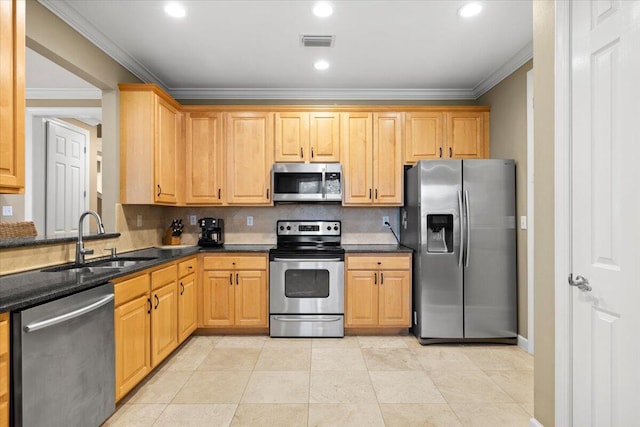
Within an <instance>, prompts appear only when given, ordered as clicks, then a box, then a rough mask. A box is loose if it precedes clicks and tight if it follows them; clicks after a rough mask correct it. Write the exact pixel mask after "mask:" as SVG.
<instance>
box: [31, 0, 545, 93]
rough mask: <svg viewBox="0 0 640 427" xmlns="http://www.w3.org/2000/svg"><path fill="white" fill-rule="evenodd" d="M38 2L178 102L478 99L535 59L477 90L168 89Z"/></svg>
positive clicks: (56, 4)
mask: <svg viewBox="0 0 640 427" xmlns="http://www.w3.org/2000/svg"><path fill="white" fill-rule="evenodd" d="M38 1H39V2H40V3H41V4H42V5H44V6H45V7H46V8H47V9H49V10H50V11H51V12H52V13H54V14H55V15H56V16H58V17H59V18H60V19H62V20H63V21H64V22H66V23H67V24H68V25H69V26H71V27H72V28H73V29H75V30H76V31H78V32H79V33H80V34H82V35H83V36H84V37H85V38H87V39H88V40H89V41H90V42H91V43H93V44H94V45H96V46H97V47H98V48H99V49H101V50H102V51H104V52H105V53H106V54H107V55H109V56H110V57H111V58H113V59H114V60H115V61H117V62H118V63H120V64H121V65H122V66H123V67H125V68H126V69H127V70H129V71H130V72H131V73H133V74H134V75H135V76H136V77H138V78H139V79H140V80H142V81H143V82H153V83H156V84H157V85H158V86H160V87H162V89H164V90H165V91H167V92H168V93H170V94H171V95H172V96H173V97H174V98H176V99H264V100H275V99H292V100H293V99H314V100H315V99H317V100H332V99H335V100H399V101H400V100H408V101H418V100H434V101H435V100H476V99H478V98H479V97H480V96H482V95H483V94H484V93H486V92H487V91H489V90H490V89H491V88H493V87H494V86H495V85H497V84H498V83H500V82H501V81H502V80H504V79H505V78H506V77H508V76H509V75H511V74H512V73H513V72H514V71H516V70H517V69H518V68H520V67H521V66H522V65H524V64H525V63H526V62H527V61H529V60H530V59H531V58H533V42H530V43H528V44H527V45H526V46H525V47H524V48H523V49H521V50H520V51H519V52H518V53H516V54H515V55H514V56H513V57H511V59H509V60H508V61H507V62H506V63H504V64H503V65H501V66H500V67H499V68H497V69H496V70H495V71H494V72H493V73H491V74H490V75H489V76H487V77H486V78H485V79H484V80H482V81H481V82H480V83H478V84H477V85H476V86H475V87H474V88H473V89H295V88H290V89H287V88H282V89H272V88H256V89H244V88H168V87H167V85H166V84H165V83H164V82H163V81H162V80H161V79H160V78H158V76H156V75H155V74H154V73H152V72H151V71H150V70H149V69H148V68H147V67H145V66H144V65H142V64H141V63H140V62H138V61H137V60H136V59H135V58H134V57H133V56H131V55H130V54H129V53H128V52H127V51H125V50H123V49H122V48H120V47H119V46H118V45H117V44H115V43H114V42H113V41H111V39H109V38H108V37H107V36H105V35H104V34H103V33H102V32H101V31H100V30H98V29H97V28H96V27H95V26H93V25H92V24H91V23H90V22H89V21H87V20H86V19H85V18H84V17H83V16H82V15H80V14H79V13H78V11H77V10H75V9H74V8H73V6H72V5H71V4H70V3H69V2H68V1H67V0H38ZM52 99H56V98H52Z"/></svg>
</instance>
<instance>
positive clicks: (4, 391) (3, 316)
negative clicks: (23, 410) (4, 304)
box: [0, 313, 10, 427]
mask: <svg viewBox="0 0 640 427" xmlns="http://www.w3.org/2000/svg"><path fill="white" fill-rule="evenodd" d="M9 354H10V352H9V313H0V427H5V426H6V427H8V426H9Z"/></svg>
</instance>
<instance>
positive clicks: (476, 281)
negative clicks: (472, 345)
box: [462, 160, 517, 338]
mask: <svg viewBox="0 0 640 427" xmlns="http://www.w3.org/2000/svg"><path fill="white" fill-rule="evenodd" d="M462 163H463V171H462V173H463V190H464V196H465V197H464V202H465V203H464V205H465V206H464V208H465V209H464V211H465V212H464V214H465V217H466V218H468V221H467V227H468V229H467V230H465V240H466V246H467V247H466V251H465V253H464V266H465V268H464V307H465V308H464V317H465V332H464V336H465V338H513V337H516V334H517V300H516V298H517V278H516V218H515V215H516V210H515V203H516V197H515V163H514V161H513V160H463V162H462Z"/></svg>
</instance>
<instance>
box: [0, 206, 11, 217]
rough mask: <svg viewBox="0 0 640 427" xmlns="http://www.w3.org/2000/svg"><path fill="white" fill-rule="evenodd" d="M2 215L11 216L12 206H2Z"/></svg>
mask: <svg viewBox="0 0 640 427" xmlns="http://www.w3.org/2000/svg"><path fill="white" fill-rule="evenodd" d="M2 216H13V206H3V207H2Z"/></svg>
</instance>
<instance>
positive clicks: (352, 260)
mask: <svg viewBox="0 0 640 427" xmlns="http://www.w3.org/2000/svg"><path fill="white" fill-rule="evenodd" d="M376 269H377V270H410V269H411V257H410V256H409V255H381V256H375V255H366V256H360V255H348V256H347V270H376Z"/></svg>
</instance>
